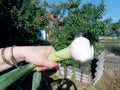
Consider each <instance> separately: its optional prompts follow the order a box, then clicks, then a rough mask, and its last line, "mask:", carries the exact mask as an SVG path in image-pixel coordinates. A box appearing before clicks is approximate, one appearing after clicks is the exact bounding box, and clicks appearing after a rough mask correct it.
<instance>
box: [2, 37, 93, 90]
mask: <svg viewBox="0 0 120 90" xmlns="http://www.w3.org/2000/svg"><path fill="white" fill-rule="evenodd" d="M93 57H94V48H93V46H92V45H91V44H90V42H89V40H88V39H87V38H85V37H78V38H76V39H75V40H73V41H72V43H71V44H70V45H69V46H68V47H66V48H64V49H62V50H60V51H57V52H55V53H51V54H49V55H48V60H50V61H53V62H59V61H61V60H66V59H68V58H73V59H74V60H76V61H79V62H81V63H84V62H86V61H89V60H92V59H93ZM35 67H36V65H33V64H27V65H24V66H21V67H18V68H16V69H14V70H12V71H9V72H7V73H5V74H3V75H1V76H0V90H4V89H6V88H7V87H8V86H9V85H11V84H12V83H14V82H15V81H16V80H18V79H19V78H20V77H22V76H24V75H26V74H29V73H30V72H32V71H33V70H35Z"/></svg>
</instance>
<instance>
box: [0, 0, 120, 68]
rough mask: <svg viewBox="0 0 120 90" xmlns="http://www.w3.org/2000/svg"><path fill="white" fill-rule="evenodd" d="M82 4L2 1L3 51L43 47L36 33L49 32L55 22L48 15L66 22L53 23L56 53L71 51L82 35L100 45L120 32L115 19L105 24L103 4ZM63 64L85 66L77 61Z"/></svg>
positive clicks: (76, 0) (78, 0)
mask: <svg viewBox="0 0 120 90" xmlns="http://www.w3.org/2000/svg"><path fill="white" fill-rule="evenodd" d="M81 2H82V0H69V1H68V2H66V3H63V2H62V1H61V3H59V4H55V3H54V2H53V3H52V4H49V3H48V2H47V1H46V0H43V1H42V0H0V10H1V12H0V26H1V27H0V28H1V30H0V47H5V46H11V45H40V44H42V43H43V40H41V39H38V38H37V36H36V29H38V28H44V29H45V30H46V31H48V30H49V29H48V28H47V27H46V26H48V24H49V21H50V20H51V19H49V18H48V17H46V14H47V13H52V14H54V15H55V16H56V17H59V18H61V19H62V20H63V22H62V23H59V22H57V21H53V22H54V26H53V27H52V28H51V29H50V30H51V35H50V41H49V42H51V44H52V45H53V46H54V47H55V49H56V50H60V49H62V48H65V47H67V46H68V45H69V44H70V43H71V41H72V40H73V39H74V38H76V37H78V36H80V33H82V35H83V36H85V37H86V38H88V39H89V40H90V41H91V44H93V45H96V42H99V39H98V37H99V36H100V35H110V34H111V33H113V32H116V30H117V29H118V28H119V26H120V21H118V22H112V18H108V19H105V20H102V17H103V15H104V14H105V13H106V12H105V4H104V1H103V0H101V3H100V4H99V5H95V4H93V3H91V2H89V3H86V4H84V5H81ZM44 44H45V43H44ZM42 45H43V44H42ZM61 63H62V65H73V66H76V67H80V66H81V64H79V63H76V62H73V60H67V61H63V62H61Z"/></svg>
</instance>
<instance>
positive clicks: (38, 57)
mask: <svg viewBox="0 0 120 90" xmlns="http://www.w3.org/2000/svg"><path fill="white" fill-rule="evenodd" d="M54 52H55V49H54V48H53V47H52V46H29V47H27V50H26V52H25V54H24V57H25V60H26V62H29V63H32V64H35V65H37V66H38V67H37V68H36V70H37V71H44V70H48V69H57V68H58V65H57V63H55V62H52V61H50V60H48V55H49V54H50V53H54Z"/></svg>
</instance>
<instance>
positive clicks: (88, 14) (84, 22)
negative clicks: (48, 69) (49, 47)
mask: <svg viewBox="0 0 120 90" xmlns="http://www.w3.org/2000/svg"><path fill="white" fill-rule="evenodd" d="M54 9H55V10H54ZM51 11H52V13H55V15H58V16H59V15H60V17H62V18H63V22H62V23H57V22H56V23H55V27H54V30H55V31H54V32H53V35H51V41H52V43H53V45H54V46H55V48H56V49H57V50H60V49H61V48H65V47H67V46H68V45H70V43H71V42H72V40H73V39H74V38H76V37H78V36H79V34H80V33H81V32H82V33H83V36H85V37H87V38H88V39H89V40H90V42H91V43H92V44H95V43H96V42H97V41H98V36H99V35H101V34H103V33H106V28H108V26H109V24H110V22H111V19H106V20H101V19H102V16H103V15H104V13H105V5H104V2H103V1H101V3H100V4H99V5H95V4H93V3H91V2H89V3H86V4H84V5H82V6H81V0H70V1H68V2H66V3H61V4H59V5H56V6H54V8H53V9H52V10H51ZM64 63H67V64H70V63H71V60H69V61H66V62H64Z"/></svg>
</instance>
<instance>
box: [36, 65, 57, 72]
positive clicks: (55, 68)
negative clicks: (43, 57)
mask: <svg viewBox="0 0 120 90" xmlns="http://www.w3.org/2000/svg"><path fill="white" fill-rule="evenodd" d="M58 68H59V67H58V66H56V67H54V68H51V69H52V70H58ZM45 70H50V68H48V67H43V66H41V67H37V68H36V71H39V72H41V71H45Z"/></svg>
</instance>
